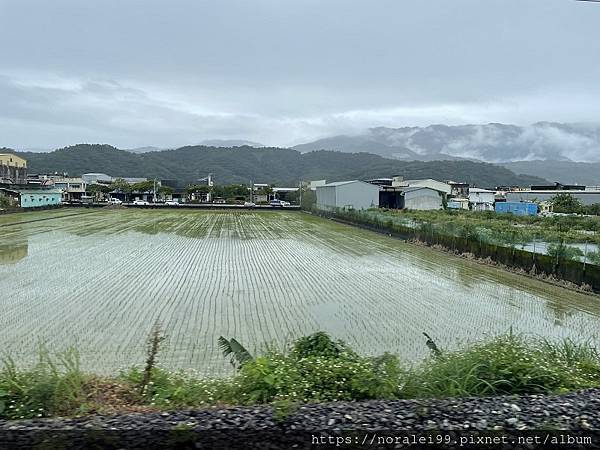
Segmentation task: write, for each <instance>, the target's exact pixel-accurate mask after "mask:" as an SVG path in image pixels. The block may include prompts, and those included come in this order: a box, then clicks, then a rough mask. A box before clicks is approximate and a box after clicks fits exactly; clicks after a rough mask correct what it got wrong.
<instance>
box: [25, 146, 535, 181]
mask: <svg viewBox="0 0 600 450" xmlns="http://www.w3.org/2000/svg"><path fill="white" fill-rule="evenodd" d="M15 153H17V154H18V155H20V156H22V157H24V158H25V159H27V161H28V170H29V172H30V173H54V172H57V173H64V172H66V173H68V174H69V175H71V176H75V175H81V174H82V173H86V172H105V173H107V174H109V175H111V176H115V177H118V176H123V177H126V176H129V177H159V178H163V179H176V180H180V181H181V182H183V183H193V182H195V181H196V180H198V179H199V178H202V177H204V176H206V174H208V173H213V176H214V179H215V181H216V182H217V183H249V182H252V181H253V182H269V183H277V184H288V185H292V186H295V185H297V184H298V182H299V181H300V180H304V181H307V180H317V179H326V180H328V181H341V180H348V179H369V178H379V177H391V176H394V175H402V176H404V177H405V178H437V179H443V180H454V181H463V182H469V183H471V184H474V185H478V186H481V187H494V186H498V185H522V186H527V185H530V184H535V183H541V182H545V180H544V179H542V178H540V177H535V176H529V175H521V176H519V175H516V174H515V173H513V172H511V171H510V170H508V169H506V168H504V167H500V166H496V165H492V164H487V163H482V162H473V161H463V160H450V161H429V162H424V161H400V160H393V159H386V158H383V157H381V156H378V155H375V154H370V153H343V152H335V151H315V152H309V153H304V154H303V153H300V152H299V151H297V150H293V149H285V148H277V147H263V148H253V147H248V146H246V147H232V148H220V147H206V146H186V147H180V148H178V149H172V150H162V151H153V152H147V153H131V152H128V151H125V150H120V149H118V148H116V147H113V146H110V145H107V144H78V145H75V146H70V147H65V148H62V149H58V150H55V151H53V152H50V153H31V152H30V153H27V152H15Z"/></svg>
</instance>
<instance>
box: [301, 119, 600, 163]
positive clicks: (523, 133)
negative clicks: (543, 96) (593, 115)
mask: <svg viewBox="0 0 600 450" xmlns="http://www.w3.org/2000/svg"><path fill="white" fill-rule="evenodd" d="M294 149H296V150H299V151H301V152H309V151H315V150H339V151H344V152H370V153H376V154H378V155H381V156H385V157H390V158H397V159H407V160H409V159H410V160H420V161H430V160H439V159H453V158H460V159H470V160H480V161H486V162H497V163H503V162H509V161H523V160H533V159H539V160H572V161H600V125H597V124H596V125H594V124H564V123H553V122H538V123H534V124H533V125H528V126H517V125H505V124H501V123H488V124H482V125H457V126H449V125H429V126H427V127H403V128H387V127H378V128H371V129H369V130H367V131H365V132H364V133H363V134H360V135H354V136H333V137H329V138H326V139H320V140H317V141H314V142H310V143H306V144H301V145H297V146H295V147H294Z"/></svg>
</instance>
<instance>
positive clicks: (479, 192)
mask: <svg viewBox="0 0 600 450" xmlns="http://www.w3.org/2000/svg"><path fill="white" fill-rule="evenodd" d="M495 195H496V192H494V191H489V190H487V189H480V188H470V189H469V203H470V205H471V209H472V210H473V211H493V210H494V202H495Z"/></svg>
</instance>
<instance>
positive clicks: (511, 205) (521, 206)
mask: <svg viewBox="0 0 600 450" xmlns="http://www.w3.org/2000/svg"><path fill="white" fill-rule="evenodd" d="M496 212H497V213H512V214H514V215H515V216H535V215H537V213H538V205H537V204H536V203H531V202H496Z"/></svg>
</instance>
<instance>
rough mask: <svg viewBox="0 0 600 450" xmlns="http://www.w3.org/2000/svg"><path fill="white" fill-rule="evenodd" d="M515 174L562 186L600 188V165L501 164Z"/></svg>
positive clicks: (568, 163)
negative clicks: (536, 177)
mask: <svg viewBox="0 0 600 450" xmlns="http://www.w3.org/2000/svg"><path fill="white" fill-rule="evenodd" d="M502 166H504V167H506V168H508V169H510V170H512V171H513V172H515V173H522V174H527V175H535V176H539V177H542V178H546V179H547V180H550V181H558V182H559V183H563V184H583V185H588V186H600V163H587V162H572V161H516V162H511V163H505V164H502Z"/></svg>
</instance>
